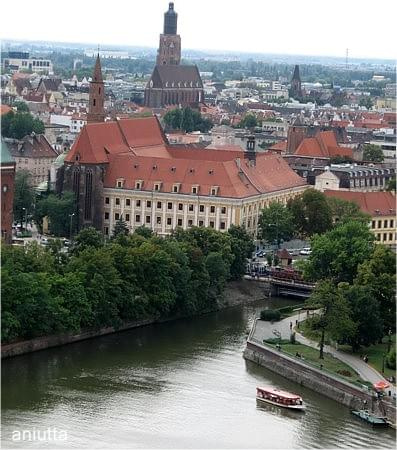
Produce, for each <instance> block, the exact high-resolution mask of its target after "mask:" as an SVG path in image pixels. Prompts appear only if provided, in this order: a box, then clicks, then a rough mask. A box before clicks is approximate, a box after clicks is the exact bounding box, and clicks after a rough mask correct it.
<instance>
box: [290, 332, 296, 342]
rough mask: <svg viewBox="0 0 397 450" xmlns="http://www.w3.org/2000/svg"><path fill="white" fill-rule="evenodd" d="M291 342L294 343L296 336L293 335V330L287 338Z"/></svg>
mask: <svg viewBox="0 0 397 450" xmlns="http://www.w3.org/2000/svg"><path fill="white" fill-rule="evenodd" d="M289 340H290V342H291V344H295V343H296V336H295V332H293V333H291V336H290V338H289Z"/></svg>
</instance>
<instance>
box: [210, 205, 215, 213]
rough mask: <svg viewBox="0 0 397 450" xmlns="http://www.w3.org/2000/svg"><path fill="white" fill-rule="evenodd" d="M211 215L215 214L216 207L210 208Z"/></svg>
mask: <svg viewBox="0 0 397 450" xmlns="http://www.w3.org/2000/svg"><path fill="white" fill-rule="evenodd" d="M210 213H211V214H215V206H210Z"/></svg>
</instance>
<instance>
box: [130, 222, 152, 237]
mask: <svg viewBox="0 0 397 450" xmlns="http://www.w3.org/2000/svg"><path fill="white" fill-rule="evenodd" d="M134 234H138V235H139V236H143V237H144V238H146V239H150V238H151V237H152V236H153V231H152V230H151V229H150V228H148V227H145V226H144V225H141V226H140V227H138V228H135V231H134Z"/></svg>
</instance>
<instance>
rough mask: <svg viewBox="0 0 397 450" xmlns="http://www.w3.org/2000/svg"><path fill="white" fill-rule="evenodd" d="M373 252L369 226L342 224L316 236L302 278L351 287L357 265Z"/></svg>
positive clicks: (352, 223) (357, 223)
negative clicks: (342, 282)
mask: <svg viewBox="0 0 397 450" xmlns="http://www.w3.org/2000/svg"><path fill="white" fill-rule="evenodd" d="M373 248H374V236H373V233H371V231H370V230H369V228H368V225H366V224H364V223H361V222H357V221H349V222H345V223H343V224H341V225H339V226H337V227H336V228H334V229H332V230H330V231H327V232H326V233H324V234H322V235H315V236H314V237H313V238H312V240H311V249H312V253H311V254H310V256H309V258H308V260H307V264H306V265H305V272H304V274H305V278H307V279H309V280H313V281H318V280H321V279H325V278H327V279H330V280H333V282H334V283H338V282H340V281H347V282H349V283H351V282H352V281H353V279H354V278H355V277H356V275H357V269H358V265H359V264H362V263H363V262H364V261H365V260H366V259H368V258H369V257H370V256H371V254H372V251H373Z"/></svg>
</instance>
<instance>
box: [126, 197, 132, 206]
mask: <svg viewBox="0 0 397 450" xmlns="http://www.w3.org/2000/svg"><path fill="white" fill-rule="evenodd" d="M125 206H131V200H130V199H129V198H126V199H125Z"/></svg>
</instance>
